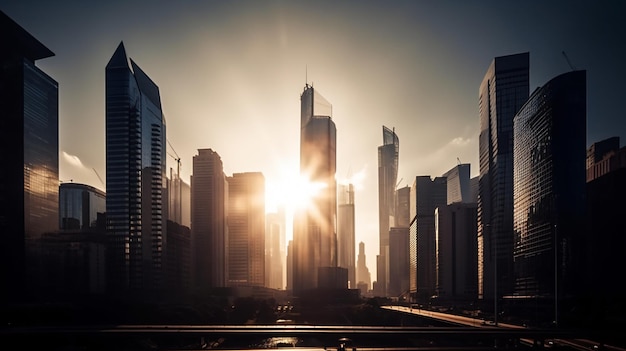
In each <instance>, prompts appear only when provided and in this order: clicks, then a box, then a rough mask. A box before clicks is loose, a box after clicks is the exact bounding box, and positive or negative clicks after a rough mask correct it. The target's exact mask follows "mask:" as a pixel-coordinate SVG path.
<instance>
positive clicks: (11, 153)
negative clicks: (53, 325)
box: [0, 11, 59, 301]
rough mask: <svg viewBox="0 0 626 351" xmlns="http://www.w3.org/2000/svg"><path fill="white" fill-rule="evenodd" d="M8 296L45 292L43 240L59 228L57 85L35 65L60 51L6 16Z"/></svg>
mask: <svg viewBox="0 0 626 351" xmlns="http://www.w3.org/2000/svg"><path fill="white" fill-rule="evenodd" d="M0 33H2V35H0V52H2V55H0V56H1V57H0V67H2V68H1V69H0V106H2V107H1V109H0V153H2V160H3V162H2V172H0V199H2V201H0V235H1V238H2V248H3V249H2V264H1V267H2V269H1V273H0V274H1V275H2V277H0V278H1V279H2V282H3V284H2V285H3V288H2V298H3V301H7V299H10V300H13V299H28V298H29V297H31V296H32V295H40V294H41V293H42V292H44V290H42V289H40V288H39V287H38V285H39V283H40V279H41V278H42V274H44V273H42V271H41V268H42V267H41V265H40V264H39V262H40V254H39V247H38V246H39V240H40V239H41V238H42V235H43V234H44V233H46V232H52V231H56V230H57V229H58V228H59V225H58V223H59V214H58V206H59V96H58V90H59V89H58V83H57V82H56V81H55V80H54V79H52V78H51V77H50V76H49V75H47V74H46V73H45V72H43V71H42V70H41V69H39V68H38V67H37V66H36V65H35V61H37V60H41V59H45V58H48V57H51V56H54V53H53V52H52V51H50V50H49V49H48V48H47V47H45V46H44V45H43V44H42V43H40V42H39V41H38V40H37V39H36V38H34V37H33V36H32V35H30V34H29V33H28V32H27V31H26V30H24V29H23V28H22V27H21V26H20V25H19V24H17V23H16V22H14V21H13V20H12V19H11V18H9V17H8V16H7V15H6V14H4V13H3V12H1V11H0Z"/></svg>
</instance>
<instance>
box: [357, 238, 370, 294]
mask: <svg viewBox="0 0 626 351" xmlns="http://www.w3.org/2000/svg"><path fill="white" fill-rule="evenodd" d="M356 281H357V287H359V289H360V290H361V295H366V294H367V293H368V291H369V290H370V288H371V285H372V278H371V276H370V271H369V269H367V264H366V260H365V243H364V242H362V241H361V242H360V243H359V255H358V256H357V261H356Z"/></svg>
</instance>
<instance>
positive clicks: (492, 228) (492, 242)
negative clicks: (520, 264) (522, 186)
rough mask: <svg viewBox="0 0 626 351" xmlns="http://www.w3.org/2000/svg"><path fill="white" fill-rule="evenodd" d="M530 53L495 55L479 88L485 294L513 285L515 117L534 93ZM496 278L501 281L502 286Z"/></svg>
mask: <svg viewBox="0 0 626 351" xmlns="http://www.w3.org/2000/svg"><path fill="white" fill-rule="evenodd" d="M529 57H530V55H529V53H527V52H526V53H519V54H514V55H508V56H500V57H496V58H494V59H493V61H492V62H491V64H490V65H489V68H488V69H487V72H486V73H485V76H484V78H483V81H482V83H481V84H480V89H479V92H478V93H479V94H478V113H479V116H480V135H479V142H478V143H479V145H478V147H479V149H478V161H479V180H478V297H479V298H481V299H487V300H488V299H493V297H494V293H496V294H498V296H502V295H507V294H510V293H511V292H512V291H513V117H515V114H516V113H517V112H518V111H519V109H520V108H521V107H522V105H524V103H525V102H526V100H527V99H528V92H529V75H530V74H529V61H530V59H529ZM496 261H497V263H496ZM496 266H497V277H496V279H494V278H493V277H494V270H495V269H496V268H495V267H496ZM494 280H495V281H497V282H498V284H497V285H498V286H497V288H494Z"/></svg>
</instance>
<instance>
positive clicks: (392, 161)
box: [376, 126, 400, 296]
mask: <svg viewBox="0 0 626 351" xmlns="http://www.w3.org/2000/svg"><path fill="white" fill-rule="evenodd" d="M399 151H400V139H399V138H398V135H397V134H396V132H395V129H389V128H387V127H385V126H383V145H381V146H379V147H378V227H379V231H378V233H379V244H378V245H379V254H378V256H379V257H378V260H377V262H378V264H377V266H376V282H377V287H378V291H379V293H380V294H381V295H382V296H386V295H387V286H388V285H389V254H390V253H389V229H390V228H391V227H393V226H395V217H394V216H395V207H396V182H397V180H398V179H397V178H398V157H399Z"/></svg>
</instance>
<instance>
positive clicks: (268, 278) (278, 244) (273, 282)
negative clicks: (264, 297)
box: [265, 207, 286, 289]
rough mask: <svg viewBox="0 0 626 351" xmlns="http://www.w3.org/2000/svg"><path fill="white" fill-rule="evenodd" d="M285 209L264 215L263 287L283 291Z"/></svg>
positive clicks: (284, 280) (284, 284) (284, 281)
mask: <svg viewBox="0 0 626 351" xmlns="http://www.w3.org/2000/svg"><path fill="white" fill-rule="evenodd" d="M285 220H286V218H285V208H284V207H281V208H279V209H278V211H277V212H275V213H268V214H266V215H265V285H266V286H267V287H268V288H272V289H285V287H286V279H285V277H286V274H285V273H286V263H285V256H286V252H285V248H286V245H285V225H286V221H285Z"/></svg>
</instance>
